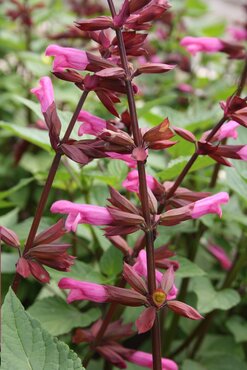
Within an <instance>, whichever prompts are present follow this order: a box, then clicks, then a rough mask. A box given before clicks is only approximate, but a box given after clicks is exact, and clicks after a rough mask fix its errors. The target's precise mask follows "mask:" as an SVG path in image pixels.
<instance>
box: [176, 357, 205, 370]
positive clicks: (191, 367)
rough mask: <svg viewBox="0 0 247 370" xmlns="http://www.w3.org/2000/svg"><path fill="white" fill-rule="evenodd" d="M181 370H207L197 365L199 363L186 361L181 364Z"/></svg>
mask: <svg viewBox="0 0 247 370" xmlns="http://www.w3.org/2000/svg"><path fill="white" fill-rule="evenodd" d="M181 370H207V368H205V367H204V366H202V365H201V364H199V362H196V361H193V360H187V359H186V360H185V361H184V362H183V365H182V368H181Z"/></svg>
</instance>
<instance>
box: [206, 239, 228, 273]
mask: <svg viewBox="0 0 247 370" xmlns="http://www.w3.org/2000/svg"><path fill="white" fill-rule="evenodd" d="M207 250H208V251H209V252H210V253H211V254H212V255H213V256H214V257H215V258H216V259H217V260H218V261H219V263H220V265H221V267H222V268H223V269H224V270H230V268H231V267H232V261H231V260H230V258H229V257H228V255H227V254H226V252H225V251H224V249H223V248H221V247H220V246H218V245H215V244H209V245H208V246H207Z"/></svg>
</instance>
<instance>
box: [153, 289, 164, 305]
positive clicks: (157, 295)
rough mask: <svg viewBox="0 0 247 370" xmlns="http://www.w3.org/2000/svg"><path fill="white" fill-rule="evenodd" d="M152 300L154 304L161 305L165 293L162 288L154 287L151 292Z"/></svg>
mask: <svg viewBox="0 0 247 370" xmlns="http://www.w3.org/2000/svg"><path fill="white" fill-rule="evenodd" d="M153 301H154V303H155V304H156V306H162V305H163V303H164V302H165V301H166V293H165V292H164V291H163V290H162V289H156V290H155V291H154V292H153Z"/></svg>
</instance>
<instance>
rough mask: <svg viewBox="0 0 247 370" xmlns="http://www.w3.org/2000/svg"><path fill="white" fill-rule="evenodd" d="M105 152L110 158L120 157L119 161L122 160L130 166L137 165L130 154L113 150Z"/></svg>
mask: <svg viewBox="0 0 247 370" xmlns="http://www.w3.org/2000/svg"><path fill="white" fill-rule="evenodd" d="M106 154H107V155H108V157H110V158H113V159H120V160H121V161H124V162H125V163H126V164H127V166H128V167H130V168H136V166H137V162H136V161H135V160H134V159H133V158H132V156H131V154H120V153H115V152H106Z"/></svg>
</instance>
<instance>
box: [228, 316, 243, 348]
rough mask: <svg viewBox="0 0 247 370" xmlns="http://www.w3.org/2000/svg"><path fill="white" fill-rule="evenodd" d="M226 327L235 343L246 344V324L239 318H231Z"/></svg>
mask: <svg viewBox="0 0 247 370" xmlns="http://www.w3.org/2000/svg"><path fill="white" fill-rule="evenodd" d="M226 327H227V329H228V330H230V332H231V333H232V335H233V336H234V339H235V341H236V342H237V343H241V342H247V322H246V320H244V319H243V318H242V317H240V316H232V317H230V318H229V319H228V320H227V322H226Z"/></svg>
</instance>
